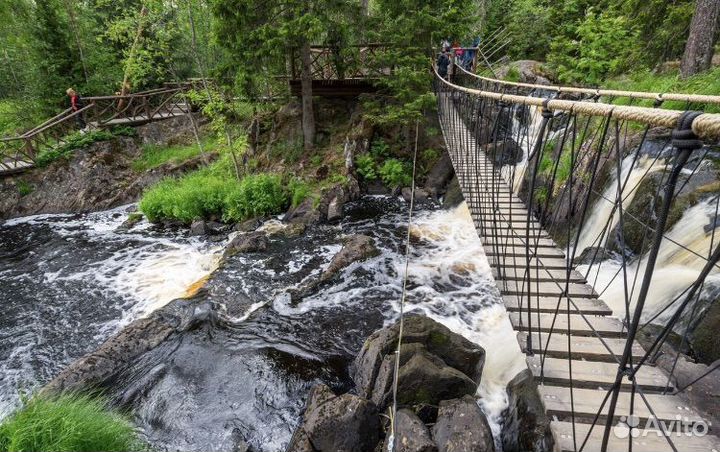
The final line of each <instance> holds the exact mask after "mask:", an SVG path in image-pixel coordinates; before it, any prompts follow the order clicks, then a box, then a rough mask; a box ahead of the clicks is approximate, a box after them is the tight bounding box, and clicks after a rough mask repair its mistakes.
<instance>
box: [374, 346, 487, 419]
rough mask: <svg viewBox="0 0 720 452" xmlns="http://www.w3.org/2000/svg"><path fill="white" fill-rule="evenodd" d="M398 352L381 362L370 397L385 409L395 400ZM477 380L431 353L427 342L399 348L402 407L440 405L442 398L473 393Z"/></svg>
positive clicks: (399, 391)
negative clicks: (394, 390)
mask: <svg viewBox="0 0 720 452" xmlns="http://www.w3.org/2000/svg"><path fill="white" fill-rule="evenodd" d="M394 370H395V355H394V354H389V355H386V356H385V358H384V359H383V362H382V364H381V365H380V370H379V372H378V376H377V378H376V379H375V385H374V387H373V390H372V396H371V400H372V401H373V402H374V403H375V405H377V407H378V409H380V411H383V410H384V409H385V408H386V407H387V406H389V405H390V403H392V396H393V394H392V383H393V377H394V373H395V372H394ZM477 386H478V383H476V382H475V381H473V380H472V379H470V377H468V376H467V375H465V374H464V373H462V372H460V371H459V370H457V369H455V368H453V367H450V366H448V365H447V364H446V363H445V362H444V361H443V360H442V359H440V358H439V357H437V356H436V355H434V354H432V353H430V352H429V351H428V350H427V349H426V348H425V345H424V344H421V343H411V344H403V346H402V348H401V350H400V369H399V374H398V388H397V400H398V403H399V404H400V405H401V406H412V407H414V406H418V405H437V404H438V403H440V401H441V400H447V399H454V398H457V397H462V396H463V395H465V394H474V393H475V391H477Z"/></svg>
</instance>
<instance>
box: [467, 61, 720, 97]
mask: <svg viewBox="0 0 720 452" xmlns="http://www.w3.org/2000/svg"><path fill="white" fill-rule="evenodd" d="M455 67H456V68H458V69H460V70H461V71H462V72H464V73H466V74H468V75H470V76H472V77H475V78H477V79H480V80H484V81H486V82H490V83H499V84H502V85H508V86H515V87H520V88H531V89H542V90H545V91H555V92H556V93H558V94H561V93H574V94H590V95H593V96H615V97H629V98H631V99H648V100H658V101H680V102H691V103H702V104H719V105H720V96H712V95H709V94H685V93H652V92H647V91H623V90H613V89H600V88H581V87H577V86H561V85H539V84H536V83H523V82H511V81H508V80H499V79H495V78H490V77H484V76H482V75H478V74H473V73H472V72H470V71H468V70H467V69H465V68H464V67H462V66H461V65H459V64H457V62H455Z"/></svg>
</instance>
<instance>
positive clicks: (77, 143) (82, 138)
mask: <svg viewBox="0 0 720 452" xmlns="http://www.w3.org/2000/svg"><path fill="white" fill-rule="evenodd" d="M113 137H114V135H113V134H112V133H111V132H108V131H106V130H93V131H92V132H88V133H85V134H82V133H80V132H76V133H74V134H72V135H69V136H67V137H66V138H65V142H64V143H63V144H60V145H58V146H55V147H54V148H52V149H49V150H45V151H42V152H40V153H39V154H38V156H37V158H36V159H35V164H36V165H37V166H39V167H44V166H47V165H49V164H50V163H52V162H54V161H56V160H59V159H65V158H69V157H70V156H71V155H72V153H73V152H75V151H76V150H78V149H82V148H84V147H87V146H89V145H91V144H93V143H96V142H98V141H105V140H110V139H112V138H113Z"/></svg>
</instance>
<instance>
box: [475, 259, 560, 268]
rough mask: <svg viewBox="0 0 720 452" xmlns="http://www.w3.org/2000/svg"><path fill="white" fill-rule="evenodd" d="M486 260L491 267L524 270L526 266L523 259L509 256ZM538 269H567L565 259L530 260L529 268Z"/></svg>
mask: <svg viewBox="0 0 720 452" xmlns="http://www.w3.org/2000/svg"><path fill="white" fill-rule="evenodd" d="M488 260H489V261H490V264H491V265H496V264H499V265H502V266H504V267H515V268H525V267H526V266H527V265H526V264H527V263H526V260H525V258H524V257H523V258H520V257H513V256H510V257H508V258H507V259H503V258H502V257H498V256H488ZM533 267H540V268H545V269H548V270H565V269H567V262H566V261H565V259H558V258H552V257H541V258H540V260H538V259H536V258H532V259H530V268H533Z"/></svg>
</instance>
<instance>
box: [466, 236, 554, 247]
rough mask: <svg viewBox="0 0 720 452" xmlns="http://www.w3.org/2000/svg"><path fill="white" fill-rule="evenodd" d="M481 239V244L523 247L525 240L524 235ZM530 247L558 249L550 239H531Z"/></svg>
mask: <svg viewBox="0 0 720 452" xmlns="http://www.w3.org/2000/svg"><path fill="white" fill-rule="evenodd" d="M480 241H482V243H483V245H487V246H495V245H498V246H506V245H507V246H520V247H525V243H526V242H527V240H525V238H524V237H510V236H508V237H507V238H506V239H505V240H503V239H496V238H494V237H488V238H484V239H482V238H481V239H480ZM529 242H530V247H531V248H536V247H537V248H554V249H558V250H559V249H560V248H558V246H557V245H555V242H553V241H552V239H541V238H536V239H531V240H530V241H529Z"/></svg>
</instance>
